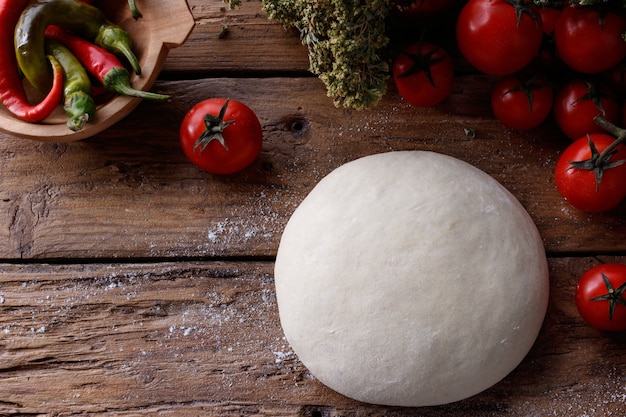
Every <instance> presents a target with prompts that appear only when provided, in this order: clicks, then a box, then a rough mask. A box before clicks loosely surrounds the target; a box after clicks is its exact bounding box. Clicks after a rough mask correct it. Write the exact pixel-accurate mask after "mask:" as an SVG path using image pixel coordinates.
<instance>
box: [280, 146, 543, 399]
mask: <svg viewBox="0 0 626 417" xmlns="http://www.w3.org/2000/svg"><path fill="white" fill-rule="evenodd" d="M275 280H276V295H277V299H278V307H279V312H280V320H281V324H282V326H283V330H284V332H285V336H286V338H287V340H288V341H289V342H290V344H291V346H292V348H293V349H294V351H295V353H296V354H297V355H298V357H299V359H300V360H301V361H302V363H303V364H304V365H305V366H306V367H307V368H308V369H309V370H310V372H311V373H312V374H313V375H314V376H315V377H316V378H317V379H318V380H320V381H321V382H322V383H324V384H326V385H327V386H328V387H330V388H332V389H334V390H336V391H338V392H339V393H341V394H343V395H345V396H347V397H350V398H353V399H356V400H360V401H364V402H368V403H375V404H384V405H397V406H428V405H439V404H445V403H450V402H454V401H457V400H461V399H464V398H467V397H469V396H472V395H474V394H477V393H479V392H481V391H483V390H485V389H487V388H489V387H490V386H492V385H493V384H495V383H497V382H498V381H500V380H501V379H502V378H504V377H505V376H506V375H507V374H508V373H509V372H511V371H512V370H513V369H514V368H515V367H516V366H517V365H518V364H519V363H520V362H521V361H522V359H523V358H524V357H525V356H526V354H527V353H528V351H529V350H530V348H531V347H532V345H533V343H534V341H535V339H536V337H537V335H538V332H539V330H540V328H541V325H542V322H543V319H544V316H545V313H546V308H547V302H548V289H549V283H548V267H547V262H546V256H545V251H544V247H543V244H542V241H541V239H540V236H539V233H538V231H537V228H536V226H535V224H534V223H533V221H532V220H531V218H530V216H529V215H528V213H527V212H526V211H525V210H524V208H523V207H522V206H521V204H520V203H519V202H518V201H517V200H516V199H515V198H514V197H513V196H512V195H511V194H510V193H509V192H508V191H507V190H506V189H505V188H504V187H503V186H501V185H500V184H499V183H498V182H497V181H495V180H494V179H493V178H492V177H490V176H489V175H487V174H486V173H484V172H482V171H480V170H478V169H477V168H475V167H473V166H471V165H469V164H467V163H465V162H462V161H460V160H458V159H455V158H452V157H449V156H444V155H441V154H437V153H433V152H425V151H402V152H390V153H384V154H378V155H373V156H368V157H365V158H361V159H358V160H356V161H353V162H350V163H347V164H345V165H343V166H341V167H339V168H338V169H336V170H335V171H334V172H332V173H331V174H329V175H328V176H327V177H325V178H324V179H323V180H322V181H321V182H320V183H319V184H318V185H317V186H316V187H315V188H314V189H313V190H312V192H311V193H310V194H309V195H308V196H307V197H306V198H305V200H304V201H303V202H302V204H301V205H300V206H299V207H298V208H297V209H296V211H295V212H294V214H293V216H292V218H291V219H290V220H289V222H288V224H287V226H286V228H285V231H284V233H283V236H282V238H281V242H280V247H279V250H278V256H277V259H276V267H275Z"/></svg>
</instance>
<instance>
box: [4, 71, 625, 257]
mask: <svg viewBox="0 0 626 417" xmlns="http://www.w3.org/2000/svg"><path fill="white" fill-rule="evenodd" d="M488 85H489V80H488V79H484V78H480V77H477V76H466V77H460V78H459V81H458V83H457V86H456V89H455V91H454V92H453V94H452V97H451V98H450V99H449V100H448V101H447V102H446V103H445V104H443V105H441V106H439V107H437V108H432V109H417V108H414V107H411V106H408V105H406V104H405V103H403V102H402V101H401V100H400V99H399V97H398V95H397V93H395V92H394V91H393V90H392V86H390V92H389V94H388V95H387V96H386V97H385V99H384V100H383V101H382V102H381V103H380V104H379V105H378V106H377V107H376V108H374V109H372V110H369V111H363V112H358V111H353V110H346V109H336V108H335V107H334V106H333V104H332V102H331V100H330V99H328V98H327V97H326V94H325V90H324V87H323V86H322V85H321V83H320V82H319V80H317V79H315V78H307V79H294V78H267V79H256V78H246V79H222V78H217V79H213V78H208V79H201V80H195V81H162V82H159V83H158V84H157V86H156V89H157V90H159V91H163V92H166V93H169V94H172V95H173V96H174V97H175V100H174V101H173V102H172V103H168V104H155V103H147V102H145V103H142V104H141V105H140V106H139V108H138V109H137V110H136V111H135V112H133V113H132V114H131V115H130V116H128V117H127V118H126V119H125V120H123V121H122V122H120V123H119V124H117V125H116V126H114V127H112V128H110V129H109V130H107V131H106V132H104V133H102V134H100V135H98V136H96V137H94V138H92V139H90V140H87V141H83V142H77V143H70V144H43V143H39V142H33V141H27V140H23V139H16V138H12V137H10V136H8V135H2V136H1V139H2V145H0V146H1V147H2V151H1V152H0V197H1V198H0V238H2V239H3V240H4V241H5V242H7V244H6V245H4V246H2V247H0V258H5V259H36V258H92V257H93V258H133V257H139V258H150V257H157V258H158V257H160V258H168V257H183V258H187V257H206V256H235V257H237V256H239V257H240V256H261V257H271V256H274V254H275V252H276V249H277V247H278V242H279V239H280V235H281V233H282V228H283V227H284V225H285V223H286V222H287V220H288V218H289V216H290V215H291V213H292V212H293V210H294V209H295V207H296V206H297V205H298V204H299V202H300V201H301V200H302V199H303V198H304V197H305V196H306V194H307V193H308V192H309V190H310V189H311V188H312V187H313V186H314V185H315V184H316V183H317V181H319V180H320V179H321V178H322V177H323V176H324V175H326V174H327V173H329V172H330V171H331V170H333V169H334V168H336V167H338V166H339V165H341V164H343V163H345V162H347V161H350V160H352V159H356V158H358V157H360V156H364V155H368V154H372V153H378V152H386V151H393V150H406V149H421V150H430V151H437V152H442V153H445V154H449V155H452V156H455V157H458V158H460V159H462V160H465V161H467V162H469V163H471V164H473V165H475V166H477V167H478V168H480V169H482V170H484V171H486V172H487V173H489V174H490V175H492V176H494V177H495V178H496V179H497V180H498V181H500V182H501V183H502V184H503V185H504V186H506V187H507V188H508V189H509V190H510V191H511V192H512V193H513V194H514V195H515V196H516V197H517V198H518V199H520V201H521V202H522V204H523V205H524V206H525V207H526V208H527V209H528V211H529V212H530V214H531V216H532V217H533V219H534V220H535V222H536V223H537V225H538V227H539V230H540V232H541V234H542V236H543V239H544V242H545V246H546V250H547V251H549V252H551V253H593V252H598V253H619V252H622V253H624V251H626V241H625V240H624V239H623V236H624V235H626V218H625V216H624V213H625V211H624V207H622V208H621V209H620V210H618V211H616V212H613V213H610V214H601V215H590V214H585V213H582V212H579V211H577V210H575V209H574V208H572V207H571V206H569V204H568V203H566V202H565V201H563V199H562V198H561V197H560V196H559V195H558V192H557V191H556V188H555V186H554V184H553V178H552V177H553V174H552V172H553V169H554V165H555V163H556V160H557V157H558V155H559V153H560V152H561V150H562V149H563V148H564V147H565V145H566V143H567V142H566V141H565V140H564V139H563V138H562V136H561V135H560V134H559V133H558V131H557V130H556V128H555V127H554V126H551V125H547V126H545V127H543V128H541V129H538V130H536V131H533V132H515V131H510V130H507V129H505V128H503V127H502V126H500V125H499V123H497V122H496V121H495V120H494V119H493V118H492V117H490V116H489V107H488V101H487V99H486V93H487V91H488ZM211 96H225V97H230V98H232V99H240V100H242V101H244V102H246V103H247V104H249V105H250V106H251V107H252V108H253V109H254V110H255V111H256V112H257V113H258V115H259V117H260V120H261V122H262V125H263V129H264V140H265V143H264V145H263V151H262V154H261V156H260V158H259V159H258V161H256V163H255V164H254V165H253V166H252V167H251V168H250V169H248V170H246V171H244V172H242V173H240V174H236V175H233V176H226V177H219V176H213V175H210V174H207V173H204V172H201V171H199V170H198V169H196V168H195V167H194V166H192V165H191V164H189V163H188V162H187V160H186V159H185V157H184V155H183V154H182V151H181V150H180V148H179V144H178V126H179V124H180V121H181V120H182V117H183V115H184V113H185V111H186V110H187V109H189V108H190V107H191V106H192V105H193V104H194V103H196V102H198V101H200V100H202V99H204V98H208V97H211ZM466 128H470V129H474V130H475V131H476V138H471V137H468V136H467V135H466V134H465V132H464V129H466Z"/></svg>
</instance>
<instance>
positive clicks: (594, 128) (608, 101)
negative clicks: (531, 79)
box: [554, 79, 620, 140]
mask: <svg viewBox="0 0 626 417" xmlns="http://www.w3.org/2000/svg"><path fill="white" fill-rule="evenodd" d="M599 114H601V115H603V116H604V118H605V119H607V120H608V121H610V122H611V123H613V124H618V123H619V120H620V109H619V103H618V101H617V98H616V97H615V96H614V95H613V94H612V92H611V91H610V89H609V88H608V87H607V85H605V84H601V83H599V82H596V83H592V82H590V81H586V80H582V79H575V80H571V81H569V82H567V83H566V84H565V85H564V86H563V87H562V88H561V90H560V91H559V92H558V93H557V95H556V98H555V100H554V118H555V119H556V122H557V124H558V125H559V127H560V128H561V130H562V131H563V133H565V134H566V135H567V137H569V138H570V139H572V140H576V139H578V138H581V137H583V136H585V135H586V134H588V133H602V132H604V129H603V128H601V127H600V126H598V125H597V124H596V123H595V122H594V121H593V119H594V117H596V116H597V115H599Z"/></svg>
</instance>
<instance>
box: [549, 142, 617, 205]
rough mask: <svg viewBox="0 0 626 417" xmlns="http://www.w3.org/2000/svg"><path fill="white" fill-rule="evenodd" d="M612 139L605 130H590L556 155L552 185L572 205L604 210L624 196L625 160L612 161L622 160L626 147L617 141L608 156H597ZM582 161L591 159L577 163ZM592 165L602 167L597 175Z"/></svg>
mask: <svg viewBox="0 0 626 417" xmlns="http://www.w3.org/2000/svg"><path fill="white" fill-rule="evenodd" d="M614 141H615V138H614V137H612V136H610V135H607V134H605V133H593V134H590V135H588V137H583V138H580V139H578V140H576V141H574V142H572V144H571V145H569V146H568V147H567V148H566V149H565V151H563V153H562V154H561V156H560V157H559V159H558V161H557V163H556V167H555V172H554V180H555V183H556V187H557V189H558V190H559V193H561V195H562V196H563V197H564V198H565V200H567V201H568V202H569V203H570V204H571V205H573V206H574V207H576V208H578V209H580V210H583V211H586V212H604V211H609V210H612V209H613V208H615V207H616V206H617V205H618V204H619V203H620V202H621V201H622V200H623V199H624V197H626V164H625V163H621V164H620V165H615V164H617V163H619V161H623V160H626V147H625V146H623V145H619V146H618V147H617V148H616V150H617V152H616V153H615V154H613V155H612V156H611V157H610V158H609V159H608V160H604V161H603V160H599V158H598V156H599V154H601V153H602V151H603V150H605V149H606V148H607V147H608V146H609V145H611V144H612V143H613V142H614ZM592 144H593V147H592ZM594 148H595V150H594ZM594 158H595V160H594ZM583 161H592V163H591V164H590V165H589V163H588V162H585V163H586V164H588V165H589V166H587V167H580V166H579V165H580V163H582V162H583ZM596 166H598V167H599V168H600V169H601V170H602V175H601V179H599V178H598V176H597V175H596V174H597V173H596V172H594V168H595V167H596Z"/></svg>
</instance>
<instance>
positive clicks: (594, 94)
mask: <svg viewBox="0 0 626 417" xmlns="http://www.w3.org/2000/svg"><path fill="white" fill-rule="evenodd" d="M584 84H585V85H586V86H587V92H586V93H585V94H583V95H582V96H580V97H578V98H577V99H576V100H574V101H573V103H572V104H576V103H579V102H582V101H585V100H591V102H592V103H593V104H594V105H595V106H596V109H598V111H599V112H600V114H601V115H603V116H604V115H606V111H605V110H604V106H603V105H602V99H603V98H611V96H610V95H609V94H607V93H606V92H605V91H603V90H602V89H601V88H599V87H598V85H597V84H595V83H591V82H589V81H584Z"/></svg>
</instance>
